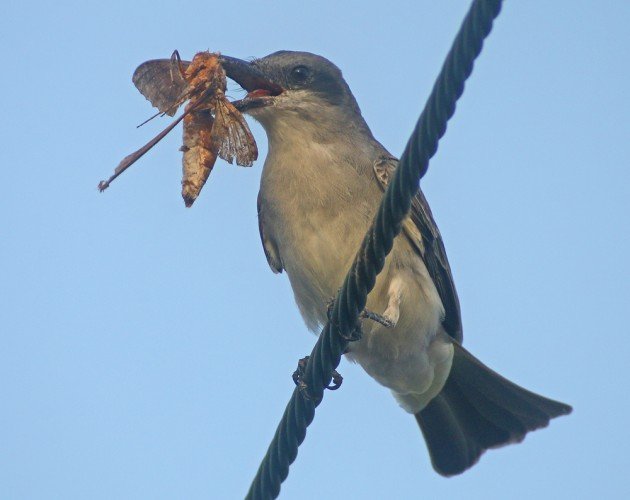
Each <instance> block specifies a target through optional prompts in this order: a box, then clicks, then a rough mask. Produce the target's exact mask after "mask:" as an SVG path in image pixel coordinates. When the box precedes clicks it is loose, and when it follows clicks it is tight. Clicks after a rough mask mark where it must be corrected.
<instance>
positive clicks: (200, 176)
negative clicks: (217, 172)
mask: <svg viewBox="0 0 630 500" xmlns="http://www.w3.org/2000/svg"><path fill="white" fill-rule="evenodd" d="M213 122H214V120H213V118H212V115H211V114H210V111H207V110H200V111H193V112H191V113H190V114H188V115H186V116H185V117H184V141H183V142H184V144H183V146H182V147H181V150H182V151H183V152H184V155H183V158H182V167H183V169H182V170H183V177H182V197H183V198H184V203H185V204H186V206H187V207H190V206H192V204H193V203H194V202H195V200H196V199H197V196H199V193H200V192H201V189H202V188H203V186H204V184H205V183H206V181H207V180H208V177H209V176H210V172H211V171H212V167H214V163H215V162H216V160H217V154H216V149H214V144H213V141H212V132H211V130H212V126H213Z"/></svg>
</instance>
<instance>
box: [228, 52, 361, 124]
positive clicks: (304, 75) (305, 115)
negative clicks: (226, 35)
mask: <svg viewBox="0 0 630 500" xmlns="http://www.w3.org/2000/svg"><path fill="white" fill-rule="evenodd" d="M222 64H223V67H224V68H225V71H226V74H227V76H228V77H229V78H231V79H232V80H234V81H236V82H237V83H238V84H239V85H240V86H241V87H243V88H244V89H245V90H246V91H247V95H246V96H245V97H244V98H243V99H241V100H239V101H235V102H234V105H235V106H236V107H237V109H239V110H240V111H241V112H244V113H247V114H249V115H251V116H252V117H253V118H255V119H256V120H258V121H259V122H260V123H261V124H262V125H263V127H264V128H265V130H266V131H267V133H268V134H270V133H273V132H274V131H276V129H278V128H283V129H287V130H290V129H296V131H301V130H304V129H307V128H312V129H313V130H315V129H317V128H323V129H332V130H335V129H339V128H340V127H348V126H350V127H351V128H352V126H353V125H354V128H361V129H363V128H364V127H365V128H366V129H367V126H366V125H365V122H364V121H363V118H362V117H361V111H360V110H359V106H358V105H357V102H356V100H355V98H354V96H353V95H352V92H351V91H350V88H349V87H348V84H347V83H346V81H345V80H344V78H343V76H342V74H341V71H340V70H339V68H337V66H335V65H334V64H333V63H332V62H330V61H329V60H328V59H326V58H324V57H321V56H318V55H316V54H311V53H308V52H292V51H280V52H274V53H273V54H270V55H268V56H266V57H263V58H261V59H256V60H254V61H251V62H248V61H243V60H241V59H236V58H232V57H227V56H222Z"/></svg>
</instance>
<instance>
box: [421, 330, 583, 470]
mask: <svg viewBox="0 0 630 500" xmlns="http://www.w3.org/2000/svg"><path fill="white" fill-rule="evenodd" d="M454 347H455V355H454V358H453V366H452V368H451V373H450V375H449V377H448V380H447V381H446V384H445V385H444V388H443V389H442V391H441V392H440V393H439V394H438V395H437V396H436V397H435V398H434V399H433V400H432V401H431V402H430V403H429V404H428V405H427V406H426V407H425V408H424V409H423V410H422V411H420V412H418V413H416V420H417V421H418V423H419V424H420V429H422V434H423V435H424V439H425V441H426V443H427V447H428V448H429V454H430V455H431V462H432V463H433V468H434V469H435V470H436V471H437V472H438V473H440V474H441V475H443V476H453V475H455V474H461V473H462V472H464V471H465V470H466V469H468V468H470V467H472V466H473V465H474V464H475V463H476V462H477V461H478V460H479V457H480V456H481V454H482V453H483V452H484V451H485V450H487V449H488V448H496V447H499V446H503V445H506V444H510V443H519V442H521V441H522V440H523V439H524V438H525V434H527V433H528V432H529V431H533V430H535V429H540V428H541V427H546V426H547V424H548V423H549V420H551V419H552V418H554V417H558V416H560V415H567V414H568V413H571V407H570V406H569V405H566V404H564V403H560V402H558V401H553V400H551V399H547V398H545V397H542V396H539V395H538V394H534V393H533V392H529V391H527V390H526V389H523V388H522V387H519V386H518V385H516V384H514V383H512V382H510V381H509V380H507V379H505V378H503V377H502V376H501V375H499V374H498V373H496V372H494V371H492V370H491V369H490V368H488V367H487V366H485V365H484V364H483V363H482V362H481V361H479V360H478V359H477V358H475V357H474V356H473V355H472V354H470V353H469V352H468V351H467V350H466V349H464V348H463V347H462V346H461V345H459V344H458V343H454Z"/></svg>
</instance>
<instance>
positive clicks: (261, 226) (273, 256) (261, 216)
mask: <svg viewBox="0 0 630 500" xmlns="http://www.w3.org/2000/svg"><path fill="white" fill-rule="evenodd" d="M257 205H258V231H259V232H260V241H261V242H262V246H263V250H264V251H265V257H267V263H268V264H269V267H270V268H271V270H272V271H273V272H274V273H276V274H277V273H281V272H282V270H283V269H284V267H283V266H282V260H281V259H280V254H279V252H278V248H277V247H276V245H275V243H274V242H273V241H272V240H271V239H269V237H268V236H267V235H266V234H265V213H264V211H263V208H262V203H261V197H260V192H259V193H258V201H257Z"/></svg>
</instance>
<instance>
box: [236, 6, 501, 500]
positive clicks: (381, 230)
mask: <svg viewBox="0 0 630 500" xmlns="http://www.w3.org/2000/svg"><path fill="white" fill-rule="evenodd" d="M501 3H502V0H475V1H474V2H473V3H472V5H471V7H470V9H469V11H468V14H467V15H466V17H465V19H464V21H463V23H462V26H461V28H460V30H459V32H458V34H457V36H456V38H455V41H454V42H453V45H452V47H451V50H450V52H449V54H448V56H447V58H446V60H445V62H444V65H443V66H442V70H441V71H440V74H439V75H438V78H437V80H436V82H435V85H434V86H433V89H432V91H431V94H430V96H429V99H428V100H427V102H426V104H425V107H424V110H423V111H422V114H421V115H420V118H419V119H418V122H417V123H416V126H415V128H414V131H413V133H412V134H411V137H410V138H409V141H408V142H407V146H406V147H405V150H404V152H403V154H402V156H401V158H400V161H399V163H398V167H397V168H396V172H395V175H394V177H393V178H392V180H391V182H390V184H389V186H388V187H387V190H386V191H385V194H384V195H383V199H382V201H381V204H380V207H379V209H378V212H377V214H376V217H375V218H374V221H373V222H372V226H371V227H370V229H369V230H368V232H367V234H366V235H365V238H364V240H363V242H362V244H361V247H360V249H359V251H358V253H357V256H356V257H355V260H354V263H353V265H352V268H351V269H350V271H349V272H348V274H347V276H346V278H345V280H344V284H343V286H342V288H341V289H340V291H339V293H338V295H337V298H336V300H335V303H334V306H333V308H332V314H331V320H330V321H328V323H327V324H326V325H325V326H324V328H323V330H322V332H321V334H320V336H319V338H318V340H317V342H316V344H315V347H314V348H313V352H312V353H311V355H310V358H309V360H308V362H307V365H306V367H305V369H304V373H303V376H302V378H301V379H302V381H303V383H304V384H305V387H306V389H300V388H298V387H296V388H295V390H294V391H293V394H292V395H291V399H290V401H289V403H288V405H287V407H286V409H285V411H284V414H283V415H282V419H281V420H280V423H279V424H278V428H277V430H276V433H275V435H274V437H273V440H272V441H271V444H270V445H269V448H268V450H267V454H266V455H265V457H264V458H263V460H262V462H261V464H260V467H259V468H258V472H257V474H256V477H255V478H254V480H253V482H252V484H251V487H250V489H249V492H248V494H247V497H246V498H247V499H248V500H263V499H264V500H266V499H270V498H277V497H278V495H279V494H280V486H281V485H282V483H283V482H284V480H285V479H286V478H287V476H288V475H289V466H290V465H291V464H292V463H293V461H294V460H295V458H296V457H297V452H298V447H299V445H300V444H301V443H302V441H304V438H305V437H306V429H307V427H308V426H309V425H310V424H311V422H312V421H313V419H314V417H315V408H316V407H317V406H318V405H319V403H320V402H321V400H322V398H323V395H324V389H325V388H326V387H327V386H328V384H329V383H330V381H331V379H332V372H333V370H334V369H335V368H336V367H337V366H338V365H339V362H340V361H341V355H342V353H343V352H344V350H345V349H346V347H347V346H348V343H349V340H348V339H350V337H351V335H352V334H353V332H355V331H356V328H357V326H358V325H359V314H360V313H361V311H363V309H364V307H365V304H366V301H367V296H368V294H369V293H370V291H371V290H372V288H373V287H374V283H375V281H376V276H377V275H378V274H379V273H380V271H381V270H382V269H383V265H384V263H385V258H386V257H387V255H388V254H389V252H390V251H391V249H392V245H393V242H394V238H395V237H396V236H397V235H398V233H399V232H400V230H401V224H402V222H403V220H404V219H405V217H406V216H407V213H408V212H409V208H410V206H411V200H412V198H413V197H414V195H415V194H416V192H417V190H418V185H419V182H420V179H421V178H422V177H423V176H424V174H425V173H426V171H427V168H428V166H429V160H430V158H431V157H433V155H434V154H435V152H436V151H437V147H438V142H439V140H440V138H441V137H442V136H443V135H444V133H445V132H446V124H447V122H448V120H449V119H450V118H451V117H452V116H453V114H454V112H455V105H456V103H457V100H458V99H459V98H460V96H461V95H462V93H463V91H464V84H465V81H466V79H467V78H468V77H469V76H470V74H471V73H472V69H473V64H474V61H475V59H476V58H477V56H478V55H479V54H480V52H481V49H482V46H483V41H484V39H485V38H486V37H487V36H488V35H489V33H490V30H491V29H492V23H493V21H494V19H495V18H496V17H497V16H498V15H499V12H500V10H501Z"/></svg>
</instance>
